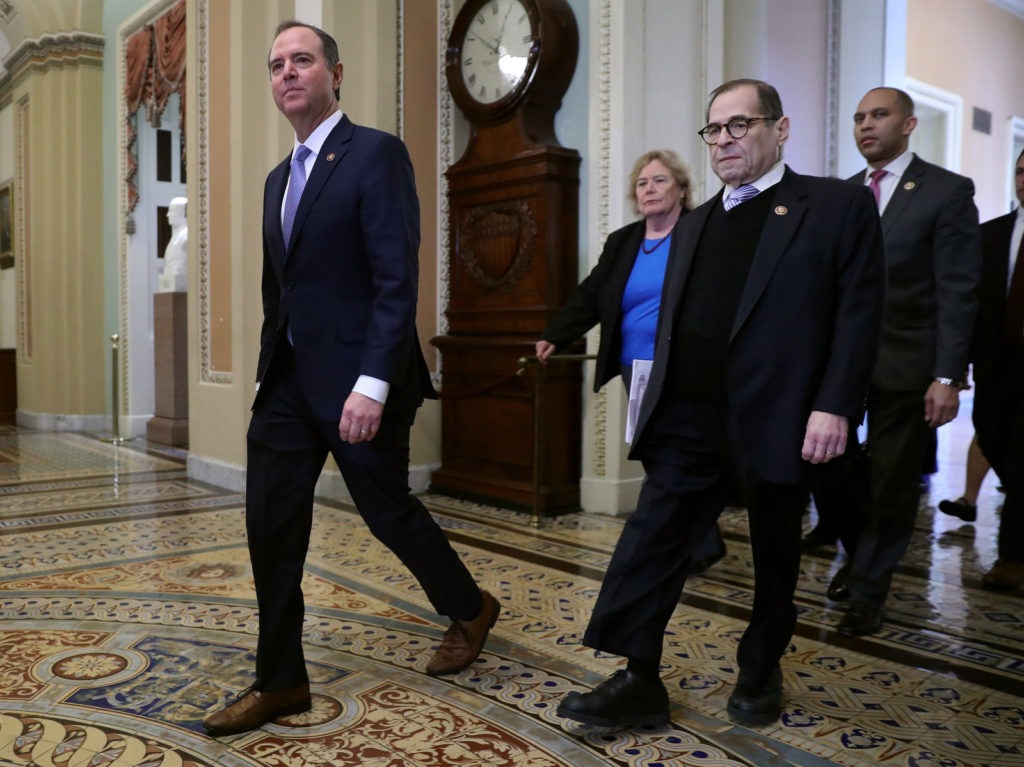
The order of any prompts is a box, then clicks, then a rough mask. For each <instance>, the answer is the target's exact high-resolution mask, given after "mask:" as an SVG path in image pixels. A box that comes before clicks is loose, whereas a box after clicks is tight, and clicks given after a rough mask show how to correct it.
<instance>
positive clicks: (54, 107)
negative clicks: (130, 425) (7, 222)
mask: <svg viewBox="0 0 1024 767" xmlns="http://www.w3.org/2000/svg"><path fill="white" fill-rule="evenodd" d="M74 21H76V22H81V21H82V19H78V18H76V19H75V20H74ZM101 51H102V46H100V45H98V44H97V41H96V38H95V37H94V36H90V35H88V34H79V35H69V36H68V39H65V40H62V41H54V40H52V39H50V40H43V41H42V42H41V43H39V44H38V45H36V46H34V47H33V48H32V50H31V51H30V52H28V53H26V54H23V55H22V56H20V57H18V58H17V60H16V61H14V62H10V63H11V64H12V65H13V68H12V70H11V99H10V107H9V108H10V109H11V110H12V123H13V146H14V148H15V150H16V154H15V161H14V166H15V169H14V183H15V201H16V213H17V215H16V219H15V266H16V282H17V285H16V306H17V318H18V319H17V336H16V337H17V346H18V356H17V365H18V367H17V376H18V409H19V418H20V415H21V413H23V412H24V413H26V414H28V415H29V416H32V415H35V416H38V417H39V418H41V421H39V422H37V423H34V424H33V425H39V426H46V425H50V424H49V421H50V419H51V417H52V418H53V419H62V420H65V421H67V420H71V421H74V422H75V423H76V424H77V425H78V426H79V427H80V428H95V427H96V426H97V425H98V423H96V422H93V421H92V420H90V418H91V417H96V418H100V419H102V418H103V414H104V413H105V412H106V410H107V403H106V401H105V396H104V382H105V379H104V374H103V372H102V371H103V370H104V367H103V362H104V361H105V360H106V359H108V356H107V355H108V348H109V343H108V341H107V338H106V337H105V335H104V332H103V326H102V322H101V321H100V320H101V318H102V317H103V311H104V291H103V205H102V196H101V195H97V194H96V193H95V189H96V183H97V180H98V179H100V178H102V163H101V160H102V153H101V152H100V151H98V148H99V147H100V146H101V140H100V138H101V133H102V128H103V115H102V110H99V109H96V108H95V105H96V104H99V103H101V102H102V94H103V83H102V69H101V64H102V53H101Z"/></svg>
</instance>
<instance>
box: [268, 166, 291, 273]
mask: <svg viewBox="0 0 1024 767" xmlns="http://www.w3.org/2000/svg"><path fill="white" fill-rule="evenodd" d="M291 160H292V156H291V155H288V157H286V158H285V159H284V161H283V162H282V163H281V164H280V165H278V166H277V167H276V168H274V169H273V170H272V171H271V172H270V177H269V178H268V179H267V193H266V200H264V203H263V204H264V210H263V216H264V218H265V219H266V221H267V245H268V247H269V248H270V250H271V255H272V256H273V257H274V259H275V260H276V261H277V262H278V263H283V262H284V258H285V248H284V232H283V231H282V230H281V205H282V204H283V203H284V190H285V187H286V186H287V185H288V174H289V173H290V168H291Z"/></svg>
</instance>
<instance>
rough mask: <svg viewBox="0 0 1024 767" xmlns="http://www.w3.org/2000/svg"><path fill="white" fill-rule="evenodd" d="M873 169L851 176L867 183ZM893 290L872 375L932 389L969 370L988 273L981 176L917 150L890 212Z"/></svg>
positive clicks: (886, 217)
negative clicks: (981, 230)
mask: <svg viewBox="0 0 1024 767" xmlns="http://www.w3.org/2000/svg"><path fill="white" fill-rule="evenodd" d="M865 173H866V171H863V172H861V173H858V174H857V175H855V176H853V177H852V178H851V179H850V180H851V181H855V182H857V183H859V184H863V183H864V175H865ZM882 234H883V237H884V239H885V262H886V268H887V273H888V295H887V297H886V305H885V321H884V323H883V326H882V340H881V346H880V347H879V350H878V362H877V364H876V365H875V370H874V373H873V375H872V377H871V383H872V385H874V386H877V387H879V388H880V389H887V390H891V391H918V390H920V391H924V390H925V389H927V388H928V386H929V385H930V384H931V381H932V378H934V377H941V378H955V379H962V378H963V377H964V374H965V373H966V371H967V363H968V358H969V356H970V348H971V338H972V332H973V329H974V321H975V316H976V314H977V311H978V299H977V295H976V290H977V286H978V281H979V279H980V276H981V256H980V250H979V248H980V242H979V238H978V210H977V208H976V207H975V206H974V183H973V182H972V181H971V180H970V179H969V178H966V177H965V176H960V175H957V174H956V173H951V172H950V171H948V170H946V169H945V168H940V167H939V166H938V165H932V164H931V163H929V162H925V161H924V160H922V159H921V158H919V157H916V156H915V157H914V158H913V159H912V160H911V161H910V165H909V166H908V167H907V170H906V172H904V174H903V177H902V178H901V179H900V181H899V185H898V186H897V188H896V191H895V193H894V194H893V196H892V199H890V200H889V204H888V205H887V206H886V208H885V211H884V212H883V213H882Z"/></svg>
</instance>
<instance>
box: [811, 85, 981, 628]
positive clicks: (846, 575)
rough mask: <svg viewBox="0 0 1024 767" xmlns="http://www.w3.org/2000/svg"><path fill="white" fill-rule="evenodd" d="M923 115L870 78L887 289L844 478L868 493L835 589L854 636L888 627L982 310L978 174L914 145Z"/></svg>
mask: <svg viewBox="0 0 1024 767" xmlns="http://www.w3.org/2000/svg"><path fill="white" fill-rule="evenodd" d="M916 126H917V117H915V116H914V102H913V100H912V99H911V98H910V96H909V95H908V94H906V93H905V92H903V91H901V90H899V89H897V88H888V87H880V88H872V89H870V90H869V91H868V92H867V93H865V94H864V96H863V97H862V98H861V100H860V102H859V103H858V104H857V109H856V111H855V112H854V115H853V137H854V140H855V141H856V142H857V149H858V150H859V151H860V153H861V155H862V156H863V157H864V159H865V160H866V162H867V167H866V168H864V169H863V170H862V171H861V172H860V173H857V174H856V175H854V176H852V177H851V178H849V179H847V180H848V181H853V182H855V183H858V184H860V185H861V186H864V187H865V188H868V189H870V190H871V191H872V193H873V196H874V198H875V201H876V205H877V207H878V211H879V215H880V216H881V220H882V236H883V239H884V241H885V262H886V270H887V279H886V286H887V288H886V304H885V317H884V322H883V325H882V336H881V341H880V342H879V345H878V359H877V361H876V363H875V367H874V370H873V371H872V373H871V381H870V385H869V387H868V390H867V444H868V451H867V461H866V463H867V471H866V472H863V473H860V474H853V473H851V474H848V475H846V476H845V479H846V480H848V484H846V485H845V486H842V487H838V488H833V492H834V493H836V494H837V495H838V496H840V497H850V496H858V497H862V498H864V499H865V500H866V503H865V504H864V505H863V507H862V511H861V512H860V513H859V515H860V516H863V517H864V519H865V523H864V526H863V530H862V533H861V534H860V537H859V539H858V540H857V542H856V545H855V546H854V547H853V550H852V551H849V549H848V551H849V554H850V558H849V559H848V561H847V564H846V565H844V566H843V568H842V569H841V570H840V571H839V572H838V573H837V574H836V577H835V578H834V579H833V583H832V584H831V585H830V586H829V592H830V598H835V597H840V598H842V599H847V600H848V603H849V604H848V607H847V609H846V611H845V612H844V614H843V617H842V618H841V620H840V621H839V625H838V627H837V628H838V630H839V633H841V634H844V635H846V636H864V635H867V634H871V633H874V632H875V631H877V630H878V629H879V628H881V626H882V623H883V621H884V618H885V602H886V600H887V598H888V595H889V590H890V588H891V586H892V581H893V576H894V574H895V572H896V568H897V566H898V565H899V563H900V561H901V560H902V559H903V556H904V555H905V554H906V551H907V548H908V546H909V545H910V540H911V537H912V535H913V533H914V526H915V522H916V519H917V512H918V507H919V505H920V493H921V490H920V485H921V470H922V467H923V465H924V464H925V458H926V456H929V453H930V452H932V451H933V450H934V448H933V447H932V443H933V440H934V439H935V434H934V431H935V430H936V429H939V428H941V427H942V426H944V425H945V424H947V423H950V422H951V421H952V420H953V419H954V418H955V417H956V414H957V411H958V409H959V404H960V387H961V386H963V385H964V378H965V377H966V375H967V366H968V363H969V359H970V347H971V337H972V331H973V328H974V322H975V317H976V316H977V312H978V298H977V288H978V281H979V279H980V274H981V256H980V236H979V232H978V210H977V208H976V207H975V206H974V184H973V182H972V181H971V180H970V179H969V178H967V177H965V176H961V175H959V174H956V173H952V172H950V171H948V170H946V169H945V168H941V167H939V166H938V165H933V164H932V163H929V162H925V161H924V160H922V159H921V158H920V157H918V156H917V155H915V154H914V153H913V152H912V151H910V135H911V134H912V133H913V131H914V129H915V128H916ZM840 479H842V477H840ZM855 483H860V485H859V486H858V485H857V484H855ZM818 510H819V512H820V513H821V514H823V515H826V516H827V515H828V514H830V513H833V512H834V511H835V512H838V513H842V514H843V515H844V516H847V515H848V514H849V512H847V511H845V510H833V509H831V508H829V507H828V506H821V505H819V509H818ZM844 544H845V542H844Z"/></svg>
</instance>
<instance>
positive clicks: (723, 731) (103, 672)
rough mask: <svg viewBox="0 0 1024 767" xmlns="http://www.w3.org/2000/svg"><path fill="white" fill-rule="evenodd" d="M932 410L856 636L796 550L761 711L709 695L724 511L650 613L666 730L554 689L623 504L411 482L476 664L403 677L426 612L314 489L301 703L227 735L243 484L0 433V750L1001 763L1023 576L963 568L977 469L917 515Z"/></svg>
mask: <svg viewBox="0 0 1024 767" xmlns="http://www.w3.org/2000/svg"><path fill="white" fill-rule="evenodd" d="M968 412H969V409H968ZM957 423H958V424H959V426H958V428H959V429H960V430H959V431H956V430H952V431H951V433H950V435H945V432H944V435H945V437H944V440H943V441H942V442H940V446H941V448H940V449H941V453H940V464H941V465H942V466H943V467H944V471H943V473H940V474H939V475H936V476H935V477H933V478H932V481H931V492H930V494H927V495H925V496H923V497H922V506H921V513H920V515H919V520H918V529H917V531H916V534H915V538H914V542H913V544H912V546H911V550H910V551H909V552H908V554H907V557H906V559H905V562H904V564H903V566H901V568H900V569H899V571H898V572H897V574H896V578H895V580H894V584H893V588H892V593H891V596H890V602H889V606H888V614H887V618H886V622H885V624H884V626H883V628H882V630H881V631H879V632H877V633H876V634H874V635H872V636H869V637H865V638H861V639H850V638H846V637H843V636H841V635H839V634H838V633H837V632H836V630H835V628H836V624H837V623H838V621H839V619H840V617H841V615H842V613H841V606H837V605H835V604H832V603H829V602H828V601H827V600H826V599H825V590H826V588H827V587H828V584H829V582H830V581H831V578H832V576H833V575H834V573H835V571H836V570H837V569H838V567H839V566H840V565H841V564H842V557H841V555H840V554H839V553H838V552H837V551H836V550H835V549H834V548H831V549H830V548H825V549H821V550H817V551H814V552H810V553H808V555H807V556H805V558H804V561H803V563H802V572H801V577H800V585H799V589H798V593H797V608H798V613H799V624H798V627H797V631H796V633H795V635H794V637H793V640H792V642H791V644H790V647H789V649H788V650H787V653H786V655H785V657H784V658H783V677H784V687H785V698H784V710H783V714H782V717H781V719H780V721H778V722H776V723H773V724H770V725H766V726H764V727H757V728H745V727H742V726H740V725H738V724H736V723H734V722H732V721H731V720H730V719H729V717H728V715H727V713H726V702H727V700H728V697H729V694H730V693H731V691H732V689H733V686H734V684H735V677H736V668H735V657H736V648H737V645H738V643H739V639H740V637H741V636H742V633H743V630H744V628H745V626H746V620H747V618H748V616H749V611H750V605H751V600H752V593H753V591H752V588H753V579H752V575H751V571H752V565H751V554H750V547H749V536H748V531H747V526H746V516H745V512H744V511H743V510H742V509H730V510H727V511H726V512H725V513H724V514H723V516H722V518H721V526H722V528H723V531H724V533H725V537H726V540H727V544H728V554H727V555H726V557H725V558H724V559H723V560H722V561H721V562H719V563H718V564H716V565H715V566H714V567H712V568H711V569H710V570H709V571H708V572H707V573H706V574H705V575H703V576H700V577H694V578H691V579H690V581H689V582H688V583H687V588H686V592H685V593H684V595H683V598H682V600H681V602H680V605H679V607H678V609H677V610H676V612H675V614H674V615H673V617H672V620H671V621H670V624H669V627H668V630H667V632H666V636H665V652H664V656H663V666H662V676H663V679H664V681H665V684H666V687H667V688H668V690H669V695H670V698H671V703H672V711H671V714H672V721H671V723H670V724H669V725H666V726H665V727H659V728H637V729H629V730H606V729H601V728H593V727H586V726H583V725H578V724H575V723H572V722H569V721H567V720H564V719H562V718H560V717H559V716H558V715H557V713H556V709H557V706H558V702H559V700H561V698H562V697H563V696H564V695H565V694H566V693H567V692H569V691H570V690H586V689H589V688H591V687H592V686H593V685H595V684H597V683H599V682H600V681H601V680H602V679H604V678H606V677H607V676H608V675H609V674H610V673H612V672H613V671H614V670H615V669H617V668H619V667H620V666H621V660H620V659H618V658H614V657H609V656H604V655H602V654H599V653H594V652H593V651H591V650H589V649H588V648H586V647H584V646H583V644H582V641H581V637H582V635H583V632H584V629H585V627H586V623H587V620H588V618H589V615H590V611H591V609H592V607H593V603H594V600H595V598H596V595H597V591H598V588H599V585H600V579H601V576H602V574H603V572H604V569H605V568H606V567H607V564H608V561H609V559H610V557H611V552H612V549H613V547H614V545H615V541H616V540H617V537H618V534H619V532H620V530H621V528H622V524H623V520H622V519H616V518H610V517H604V516H599V515H588V514H582V513H578V514H566V515H563V516H560V517H556V518H552V519H546V520H544V521H543V524H542V525H541V526H540V528H534V527H532V526H530V525H529V524H528V519H527V518H526V516H525V515H523V514H522V513H520V512H516V511H511V510H507V509H502V508H497V507H493V506H488V505H486V504H483V503H475V502H469V501H463V500H457V499H453V498H448V497H445V496H439V495H427V496H424V501H425V503H426V504H427V505H428V507H429V508H430V509H431V511H432V513H433V514H434V516H435V518H436V519H437V520H438V522H439V523H440V524H441V526H442V527H443V528H444V529H445V530H446V532H447V533H448V535H449V537H450V538H451V540H452V541H453V544H454V545H455V548H456V550H457V551H458V553H459V554H460V556H461V557H462V558H463V560H464V561H465V562H466V564H467V566H468V567H469V568H470V570H471V571H472V572H473V573H474V575H475V576H476V577H477V579H478V580H479V581H480V583H481V584H482V585H483V586H484V587H485V588H487V589H488V590H489V591H491V592H492V593H493V594H495V595H496V596H497V598H498V599H499V601H500V603H501V607H502V612H501V617H500V620H499V621H498V623H497V625H496V626H495V628H494V630H493V632H492V635H491V639H490V641H489V642H488V644H487V646H486V648H485V650H484V652H483V653H482V654H481V656H480V658H478V659H477V661H476V662H475V663H474V664H473V665H472V666H470V668H468V669H466V670H465V671H463V672H461V673H459V674H455V675H452V676H450V677H445V678H440V679H433V678H430V677H428V676H426V675H425V674H424V673H423V672H424V669H425V666H426V663H427V660H428V659H429V658H430V657H431V655H432V653H433V651H434V649H435V648H436V647H437V643H438V642H439V641H440V638H441V636H442V635H443V633H444V631H445V629H446V627H447V620H446V619H444V618H440V617H438V616H437V615H435V614H434V612H433V610H432V609H431V607H430V605H429V603H428V601H427V600H426V598H425V596H424V594H423V592H422V590H421V589H420V588H419V586H418V584H417V583H416V582H415V580H414V579H412V578H411V577H410V575H409V573H408V572H406V571H405V570H404V569H403V568H402V567H401V566H400V565H399V564H398V563H397V561H396V560H395V558H394V557H393V556H392V555H391V554H390V552H388V551H387V550H386V549H385V548H384V547H383V546H382V545H381V544H380V543H379V541H377V540H376V539H375V538H374V537H373V536H372V535H370V533H369V532H368V531H367V530H366V528H365V526H364V525H363V524H362V522H361V520H360V519H359V517H358V516H357V515H356V514H355V513H354V512H353V510H352V509H351V508H349V507H347V506H345V505H344V504H339V503H330V502H322V503H320V504H318V507H317V510H316V515H315V523H314V532H313V536H312V541H311V544H310V551H309V556H308V558H307V563H306V566H307V572H306V577H305V580H304V582H303V590H304V594H305V602H306V622H305V630H304V638H303V640H304V641H303V644H304V652H305V654H306V665H307V668H308V671H309V676H310V683H311V686H312V693H313V696H312V697H313V706H312V708H311V710H310V711H308V712H305V713H302V714H298V715H294V716H286V717H281V718H280V719H278V720H276V721H274V722H270V723H267V724H266V725H264V726H263V727H261V728H260V729H258V730H255V731H253V732H249V733H244V734H241V735H236V736H231V737H225V738H211V737H209V736H208V735H206V733H205V731H204V730H203V727H202V720H203V718H204V717H205V716H206V715H207V714H209V713H210V712H211V711H213V710H216V709H217V708H219V707H221V706H223V705H226V704H228V703H230V702H231V701H232V700H233V699H234V698H235V696H236V695H237V694H238V693H239V692H240V691H243V690H245V689H246V688H247V687H248V686H249V685H251V684H252V683H253V671H254V662H255V647H256V635H257V631H258V613H257V610H256V604H255V598H254V594H253V591H252V575H251V571H250V568H249V562H248V553H247V548H246V542H245V529H244V514H243V506H242V503H243V501H242V498H241V497H240V496H239V495H238V494H236V493H232V492H230V491H227V490H219V489H217V488H214V487H211V486H209V485H205V484H200V483H193V482H190V481H189V480H188V478H187V476H186V472H185V466H184V460H183V456H182V455H181V454H180V453H176V452H174V451H169V450H162V449H161V448H159V447H158V446H154V445H146V444H145V443H144V442H138V443H132V444H131V445H128V446H126V445H121V446H113V445H110V444H107V443H104V442H102V441H100V440H96V439H93V438H91V437H89V436H86V435H70V434H44V433H33V432H27V431H22V430H18V429H16V428H13V427H7V428H4V429H0V537H2V540H0V767H7V766H8V765H12V766H15V765H16V766H17V767H42V766H45V767H79V766H80V767H103V766H104V765H109V767H172V766H173V767H192V766H193V765H194V766H195V767H206V766H207V765H209V766H211V767H212V765H218V767H260V766H261V765H268V766H269V765H273V766H274V767H304V766H305V765H317V766H321V765H323V766H325V767H326V765H344V766H348V765H351V766H352V767H355V766H356V765H358V766H359V767H363V766H364V765H365V766H369V767H378V766H380V767H420V766H421V765H437V766H438V767H450V766H453V765H457V766H459V767H462V766H463V765H465V766H466V767H484V765H488V766H491V767H493V766H495V765H510V766H511V765H515V766H516V767H562V766H563V765H564V766H565V767H600V766H601V765H618V766H619V767H656V766H657V767H668V766H669V765H673V766H678V767H682V766H683V765H705V766H707V767H768V766H769V765H789V766H790V767H824V765H848V766H849V767H868V766H869V765H870V766H872V767H876V766H878V765H881V766H883V767H888V766H890V765H892V766H896V765H899V767H980V766H981V765H992V766H993V767H996V766H997V765H998V767H1024V695H1022V691H1024V662H1022V661H1021V658H1022V657H1024V594H1021V593H1011V594H998V595H997V594H991V593H989V592H986V591H984V590H982V589H981V588H980V577H981V574H982V573H984V572H985V570H986V569H987V568H988V567H990V566H991V564H992V562H993V561H994V557H995V532H996V526H997V524H998V516H997V513H998V512H997V509H998V506H999V503H1000V501H1001V495H1000V493H999V492H998V491H997V490H996V489H995V487H994V483H992V482H991V480H990V481H989V482H987V483H986V485H985V486H984V488H983V493H982V497H981V499H980V501H979V519H978V521H977V522H976V523H974V524H972V525H967V524H962V523H960V522H959V521H958V520H954V519H950V518H947V517H944V516H943V515H941V514H938V513H936V511H935V508H934V506H935V504H936V503H937V500H938V499H940V498H942V497H956V495H959V491H960V489H961V485H960V483H961V482H962V477H963V458H964V455H965V451H966V445H967V440H968V439H969V437H970V431H969V425H968V424H966V422H964V421H962V419H958V422H957ZM954 426H957V424H954ZM951 435H955V437H952V436H951ZM813 521H814V512H813V510H812V511H811V514H810V515H809V518H808V520H807V525H808V527H809V526H810V525H811V524H813Z"/></svg>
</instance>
